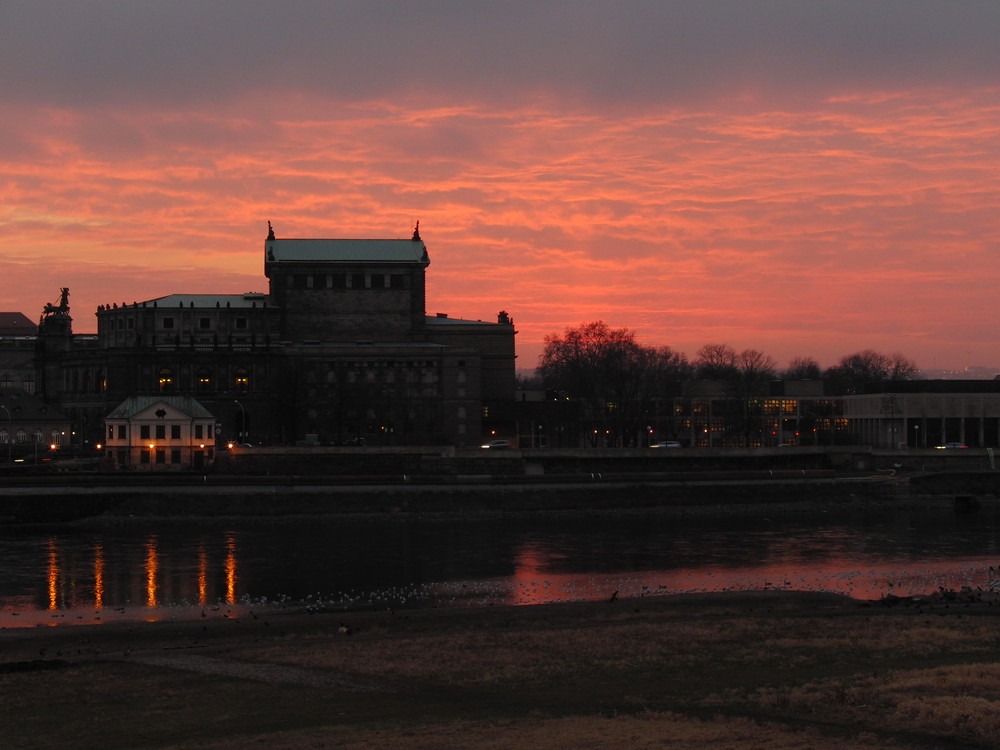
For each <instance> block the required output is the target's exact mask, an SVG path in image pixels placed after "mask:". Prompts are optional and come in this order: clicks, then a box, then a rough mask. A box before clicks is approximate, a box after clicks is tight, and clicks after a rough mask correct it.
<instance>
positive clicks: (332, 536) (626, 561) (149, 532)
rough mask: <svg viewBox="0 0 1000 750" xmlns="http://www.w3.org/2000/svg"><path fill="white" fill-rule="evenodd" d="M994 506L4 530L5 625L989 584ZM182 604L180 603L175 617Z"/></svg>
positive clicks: (875, 594) (873, 592) (868, 594)
mask: <svg viewBox="0 0 1000 750" xmlns="http://www.w3.org/2000/svg"><path fill="white" fill-rule="evenodd" d="M997 516H998V514H997V512H996V511H995V510H992V509H984V510H983V511H982V512H981V513H979V514H977V515H976V516H975V517H961V516H956V515H955V514H954V513H950V512H948V511H947V510H940V511H931V510H923V511H889V512H871V513H851V514H847V513H841V514H839V515H837V514H833V513H830V514H826V513H816V514H813V515H809V516H806V515H804V514H800V515H796V516H793V517H788V518H770V517H748V518H737V519H711V520H698V519H679V518H676V517H672V516H656V515H653V516H649V517H622V518H616V517H602V518H599V519H593V518H574V517H548V516H539V517H536V518H515V519H508V518H496V519H486V520H475V521H462V520H456V519H449V520H443V519H436V520H433V521H430V520H427V519H399V518H394V519H385V520H384V521H381V522H372V521H363V522H362V521H358V520H351V519H330V520H328V521H323V522H316V521H308V522H306V521H297V520H294V519H285V520H283V521H282V522H280V523H279V524H275V525H273V526H268V527H267V528H263V527H261V526H260V525H257V524H254V523H249V522H248V523H247V524H244V525H237V524H234V525H233V526H231V527H230V528H219V529H217V530H212V529H209V530H206V529H205V528H204V527H203V526H199V527H191V526H182V525H169V524H156V525H155V526H153V525H151V526H150V527H148V528H143V527H142V526H141V525H136V526H128V527H125V528H120V529H115V530H106V529H105V530H100V531H82V530H81V531H73V530H60V532H59V533H40V532H38V531H33V530H29V529H17V528H4V529H0V570H3V572H4V575H3V576H2V578H0V626H4V627H11V626H18V625H25V624H34V623H38V622H45V623H51V622H68V621H73V622H96V621H102V622H107V621H109V620H112V619H114V618H116V617H119V616H134V617H137V618H141V619H161V618H166V617H174V616H185V612H186V609H185V608H187V609H195V610H197V612H196V616H197V615H198V614H200V612H201V611H203V610H204V609H206V608H210V607H221V608H239V607H247V606H253V607H265V606H275V605H278V604H281V603H287V602H294V603H300V602H309V603H310V604H311V605H316V606H323V607H328V608H337V609H340V608H357V607H368V608H383V607H395V608H399V607H412V606H451V605H462V604H489V603H510V604H541V603H546V602H553V601H569V600H593V599H602V598H610V597H612V596H615V595H616V594H615V592H617V595H616V596H617V597H619V598H623V599H624V598H627V597H642V596H651V595H660V594H672V593H688V592H701V591H727V590H760V589H804V590H817V591H834V592H839V593H844V594H848V595H851V596H854V597H858V598H868V599H877V598H879V597H880V596H884V595H885V594H887V593H894V594H896V595H899V596H906V595H910V594H926V593H932V592H934V591H937V590H938V588H947V589H960V588H961V587H963V586H969V587H972V588H975V587H982V588H992V587H993V586H994V585H997V582H996V581H993V580H992V579H993V578H994V577H1000V573H991V571H990V569H991V568H993V567H994V566H1000V544H998V539H997V526H998V524H997V520H998V518H997ZM187 614H188V615H190V613H187Z"/></svg>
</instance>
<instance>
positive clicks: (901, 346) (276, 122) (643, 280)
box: [0, 90, 1000, 367]
mask: <svg viewBox="0 0 1000 750" xmlns="http://www.w3.org/2000/svg"><path fill="white" fill-rule="evenodd" d="M764 104H766V102H760V101H758V102H757V103H756V105H755V106H753V107H751V106H748V105H747V103H746V102H737V103H735V104H733V105H732V106H721V105H720V106H715V107H713V108H708V107H707V106H705V104H704V103H701V104H700V105H699V106H698V107H697V108H677V107H674V108H662V109H657V108H656V107H649V108H648V109H647V111H644V112H642V113H639V114H632V115H629V116H626V115H625V114H623V112H621V111H615V110H608V111H599V110H596V109H593V110H579V111H567V110H566V109H565V108H560V107H557V106H555V105H554V104H553V103H552V102H551V101H548V102H547V101H546V100H545V99H544V98H537V99H534V100H530V101H526V102H523V103H522V105H523V106H520V107H517V108H512V107H508V106H505V105H503V104H498V105H495V106H489V105H484V104H479V103H475V102H466V103H457V104H456V103H455V102H453V101H449V100H447V99H444V98H442V99H441V101H439V102H436V101H433V100H430V99H425V100H422V101H420V102H415V101H409V100H405V101H394V102H393V103H391V104H390V103H386V102H382V101H377V100H371V101H367V102H353V103H330V102H327V101H324V100H321V99H317V98H312V97H309V96H306V95H303V94H296V93H290V94H289V95H288V96H287V97H285V98H281V97H272V98H271V99H270V100H269V101H268V106H267V107H261V106H260V102H259V101H255V100H254V98H253V97H249V98H247V99H245V100H243V101H242V102H235V103H234V102H229V103H220V104H219V105H218V106H217V107H215V108H211V107H203V108H202V109H200V110H198V111H196V112H185V111H170V112H165V111H157V110H148V111H141V110H135V109H110V110H107V109H102V110H100V111H98V110H96V109H95V110H88V109H83V108H81V109H74V110H70V109H59V110H55V109H50V110H45V111H42V110H38V111H31V110H24V109H22V110H21V111H15V115H16V116H15V117H13V118H10V119H8V120H7V122H6V123H5V124H4V125H3V128H4V135H5V136H7V141H6V142H7V143H18V144H21V146H22V148H18V149H12V148H2V147H0V167H2V169H0V174H3V175H4V177H3V178H2V179H0V226H2V227H3V230H4V236H5V250H4V252H5V254H6V257H7V259H8V265H9V266H10V267H12V268H16V276H15V278H16V279H17V280H18V283H17V284H16V286H14V287H12V288H11V290H10V291H8V293H7V301H6V303H5V305H3V307H5V308H8V309H19V310H21V311H23V312H24V313H25V314H27V315H29V317H35V316H36V314H37V312H38V310H39V309H40V306H41V304H42V303H44V302H45V301H48V300H49V298H51V297H53V296H54V294H55V293H57V291H58V287H59V286H70V287H71V289H72V290H73V296H72V304H73V312H74V317H75V318H76V321H77V328H78V330H82V331H86V330H92V325H90V322H89V321H90V320H91V316H92V313H93V310H94V308H96V305H98V304H101V303H104V302H111V301H119V302H120V301H123V300H121V299H119V298H120V297H123V296H124V297H128V298H132V297H134V296H136V295H138V296H141V297H154V296H160V295H162V294H169V293H172V292H177V291H218V292H233V291H246V290H247V289H248V288H254V287H256V288H263V287H264V286H265V284H264V281H265V280H264V279H263V277H262V271H261V267H260V247H261V244H260V243H261V241H262V239H263V235H264V232H265V231H266V221H267V220H271V221H273V222H274V225H275V228H276V230H277V231H278V233H279V236H334V237H347V236H357V237H365V236H373V237H385V236H407V235H408V233H409V231H410V230H411V229H412V226H413V222H414V221H416V220H418V219H419V220H420V221H421V228H422V234H423V236H424V239H425V240H426V241H427V243H428V246H429V248H430V253H431V259H432V264H431V267H430V270H429V294H428V311H429V312H432V313H433V312H437V311H442V312H448V313H449V314H451V315H453V316H456V317H469V318H473V319H484V320H487V319H493V318H494V316H495V315H496V312H497V311H498V310H499V309H506V310H508V311H509V312H510V313H511V314H512V315H513V316H514V318H515V321H516V323H517V327H518V330H519V331H520V334H519V351H520V354H521V360H520V365H521V366H525V367H530V366H533V365H534V363H535V360H536V359H537V356H538V353H539V352H540V349H541V341H542V339H543V338H544V336H545V335H546V334H550V333H554V332H558V331H561V330H562V329H563V328H565V327H566V326H571V325H577V324H579V323H581V322H584V321H587V320H593V319H598V318H601V319H604V320H607V321H608V322H609V323H610V324H612V325H616V326H629V327H633V328H635V329H636V330H637V331H638V332H639V333H640V337H641V339H642V340H643V341H644V342H646V343H649V344H657V345H660V344H663V345H669V346H671V347H673V348H675V349H679V350H681V351H687V352H688V353H689V354H692V355H693V353H694V352H695V351H696V350H697V349H698V348H699V347H700V346H701V345H703V344H705V343H708V342H714V341H723V340H724V341H726V342H727V343H730V344H731V345H733V346H734V347H736V348H746V347H753V348H758V349H762V350H765V351H768V352H770V353H771V354H773V355H774V356H775V357H776V358H777V359H778V360H779V361H782V362H783V361H787V360H788V359H790V358H791V357H793V356H797V355H807V356H815V357H817V358H818V359H820V361H821V362H823V363H825V364H832V362H833V361H835V359H836V358H838V357H839V356H841V355H843V354H846V353H850V352H852V351H856V350H859V349H863V348H875V349H883V350H891V351H896V350H901V351H904V353H906V354H908V355H909V356H911V357H914V358H915V359H917V360H918V362H920V363H922V364H927V365H929V364H930V361H931V360H934V361H936V362H937V363H938V364H939V365H940V364H943V363H945V362H947V363H951V364H955V365H960V364H972V363H980V364H988V363H990V362H992V361H993V359H994V356H995V355H994V354H993V352H994V351H996V349H997V344H998V338H1000V335H998V334H996V333H994V332H993V330H991V329H992V327H991V326H990V325H987V324H985V323H984V321H988V320H989V319H990V318H991V316H992V314H993V310H992V298H993V293H992V290H991V289H990V287H989V283H990V279H992V278H995V274H996V271H997V270H998V268H997V266H998V262H1000V261H998V234H1000V226H998V219H997V217H998V216H1000V212H998V209H1000V205H998V204H1000V195H998V192H997V191H996V189H995V188H994V187H993V178H992V176H993V175H995V174H996V172H997V168H998V167H1000V146H998V145H997V144H996V143H995V137H994V135H993V134H994V133H995V132H996V125H997V119H998V114H1000V106H998V105H997V102H996V92H995V91H990V90H983V91H967V92H960V93H947V94H942V93H941V92H938V91H923V92H920V91H909V92H900V93H898V94H895V93H891V92H890V93H884V94H879V95H872V94H867V95H866V94H858V95H853V96H852V95H846V94H845V95H842V96H839V97H831V98H827V99H825V100H820V99H817V100H816V101H814V102H812V103H811V104H809V105H808V106H805V105H803V104H801V103H800V104H799V105H798V107H797V108H796V109H790V108H787V107H785V108H782V107H777V106H774V107H766V106H764ZM15 261H16V262H15ZM53 269H57V270H56V271H54V270H53ZM255 279H256V281H254V280H255ZM49 287H52V288H51V289H49ZM46 290H48V291H46ZM126 290H127V291H126ZM140 290H142V291H141V294H140ZM43 294H44V296H42V295H43ZM129 301H131V299H129Z"/></svg>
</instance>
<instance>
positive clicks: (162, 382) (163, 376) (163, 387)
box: [159, 367, 174, 393]
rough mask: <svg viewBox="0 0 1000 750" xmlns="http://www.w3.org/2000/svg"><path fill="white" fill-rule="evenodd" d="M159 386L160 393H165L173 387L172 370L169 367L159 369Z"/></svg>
mask: <svg viewBox="0 0 1000 750" xmlns="http://www.w3.org/2000/svg"><path fill="white" fill-rule="evenodd" d="M159 386H160V393H165V392H167V391H172V390H173V389H174V371H173V370H171V369H170V368H169V367H164V368H163V369H162V370H160V379H159Z"/></svg>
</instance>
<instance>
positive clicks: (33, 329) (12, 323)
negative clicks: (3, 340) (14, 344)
mask: <svg viewBox="0 0 1000 750" xmlns="http://www.w3.org/2000/svg"><path fill="white" fill-rule="evenodd" d="M37 333H38V326H37V325H36V324H35V323H32V322H31V320H30V319H29V318H28V316H27V315H25V314H24V313H19V312H0V336H34V335H35V334H37Z"/></svg>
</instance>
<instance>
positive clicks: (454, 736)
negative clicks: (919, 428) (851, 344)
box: [0, 592, 1000, 750]
mask: <svg viewBox="0 0 1000 750" xmlns="http://www.w3.org/2000/svg"><path fill="white" fill-rule="evenodd" d="M890 605H891V606H890ZM998 626H1000V602H997V601H993V600H991V597H990V596H987V595H981V594H978V593H976V592H970V593H965V594H948V595H940V594H939V595H936V596H934V597H932V598H929V599H927V600H924V601H902V600H900V601H892V602H879V603H868V604H864V603H859V602H853V601H850V600H845V599H842V598H840V597H837V596H833V595H826V594H789V593H778V592H766V593H760V594H720V595H697V596H685V597H663V598H646V599H638V600H618V601H615V602H597V603H590V604H568V605H542V606H535V607H511V608H507V607H504V608H500V607H497V608H481V609H468V610H455V609H447V610H425V611H414V612H399V613H394V612H372V613H350V614H338V613H324V612H320V613H316V614H311V615H308V614H278V615H275V614H264V613H257V614H256V616H254V615H247V616H243V617H240V618H238V619H236V618H233V617H231V616H228V615H227V613H225V612H221V611H219V612H217V611H209V612H206V613H205V616H204V617H202V618H200V619H199V620H198V621H195V622H165V623H164V622H160V623H138V624H134V625H115V626H108V625H104V626H100V625H99V626H58V627H47V628H34V629H21V630H4V631H0V718H2V721H0V747H3V748H8V749H13V748H55V747H72V748H102V749H106V748H112V747H129V748H227V749H228V748H234V749H235V748H241V749H242V748H246V747H261V748H341V749H345V750H351V749H355V748H357V749H360V748H372V747H379V748H389V749H391V748H428V749H430V748H435V749H438V748H470V749H471V750H477V749H479V748H526V747H531V748H567V749H569V748H574V750H575V749H576V748H581V747H588V748H600V747H615V748H618V747H628V748H654V747H655V748H663V747H670V748H675V749H676V748H680V749H682V750H683V749H686V748H692V750H693V749H694V748H698V749H699V750H701V749H702V748H705V747H711V748H714V749H716V750H719V749H721V750H725V749H726V748H748V747H760V748H769V749H774V748H779V749H780V748H789V749H791V748H817V747H822V748H833V749H834V750H836V749H839V748H872V747H893V748H937V749H941V748H995V747H997V746H998V745H1000V710H998V709H1000V663H998V656H1000V627H998Z"/></svg>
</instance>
